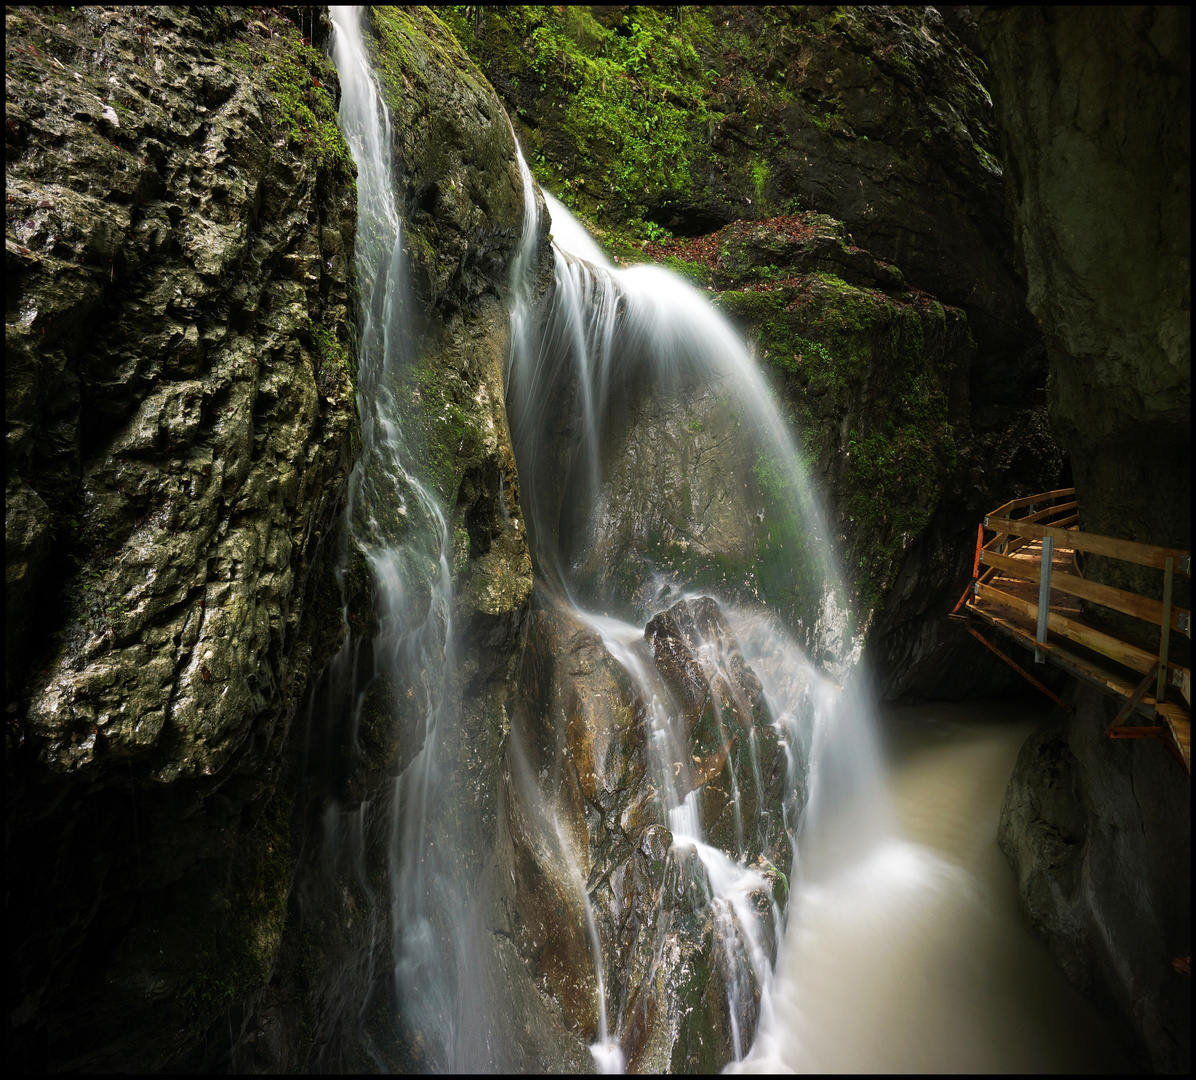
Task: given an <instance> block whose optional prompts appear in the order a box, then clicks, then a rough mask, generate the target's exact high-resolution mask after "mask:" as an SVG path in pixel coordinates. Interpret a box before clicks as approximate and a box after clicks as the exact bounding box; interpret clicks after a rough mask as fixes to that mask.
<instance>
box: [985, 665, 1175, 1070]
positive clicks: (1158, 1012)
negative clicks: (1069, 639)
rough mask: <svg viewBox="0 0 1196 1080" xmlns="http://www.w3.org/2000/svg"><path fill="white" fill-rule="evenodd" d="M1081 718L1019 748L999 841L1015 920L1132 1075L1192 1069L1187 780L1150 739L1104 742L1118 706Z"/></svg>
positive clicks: (1087, 708) (1081, 698)
mask: <svg viewBox="0 0 1196 1080" xmlns="http://www.w3.org/2000/svg"><path fill="white" fill-rule="evenodd" d="M1075 705H1076V711H1075V713H1074V714H1073V715H1072V716H1070V717H1067V718H1063V717H1056V719H1054V720H1053V721H1052V722H1050V723H1048V724H1046V725H1044V727H1043V728H1042V729H1040V730H1039V731H1038V732H1036V733H1035V734H1034V735H1033V736H1031V737H1030V739H1029V740H1028V741H1027V742H1026V745H1025V746H1023V747H1022V750H1021V753H1020V754H1019V755H1018V761H1017V766H1016V767H1015V769H1014V773H1013V777H1012V779H1011V780H1010V782H1009V789H1008V791H1007V792H1006V793H1005V801H1004V804H1003V805H1002V807H1001V821H1000V829H999V833H998V837H999V840H1000V843H1001V849H1002V851H1004V852H1005V855H1006V856H1007V857H1008V859H1009V861H1010V862H1011V863H1012V864H1013V867H1014V869H1015V871H1016V872H1017V878H1018V891H1019V895H1020V899H1021V906H1022V911H1023V913H1024V915H1025V917H1026V921H1027V922H1029V924H1030V926H1031V928H1032V929H1033V930H1034V931H1035V933H1036V934H1038V935H1039V936H1040V937H1041V938H1042V939H1043V940H1044V941H1045V942H1046V944H1047V946H1048V947H1049V948H1050V950H1051V954H1052V955H1053V956H1054V957H1055V959H1056V961H1057V962H1058V964H1059V966H1060V967H1061V968H1062V969H1063V971H1064V972H1065V973H1066V975H1067V977H1068V978H1069V979H1070V980H1071V981H1072V982H1073V983H1074V984H1075V985H1076V986H1077V987H1078V988H1079V989H1080V990H1081V991H1083V992H1084V993H1085V994H1087V995H1088V996H1090V997H1092V998H1093V999H1094V1000H1095V1001H1096V1002H1098V1004H1100V1005H1101V1006H1103V1007H1104V1008H1105V1010H1106V1011H1107V1012H1108V1013H1109V1014H1110V1015H1111V1016H1113V1017H1114V1018H1116V1020H1117V1021H1118V1022H1119V1026H1120V1029H1121V1033H1122V1034H1123V1036H1124V1037H1125V1038H1126V1039H1127V1041H1129V1042H1130V1043H1131V1044H1133V1045H1135V1046H1136V1047H1137V1049H1138V1058H1139V1061H1140V1063H1141V1066H1142V1067H1144V1068H1146V1067H1149V1068H1151V1069H1154V1070H1156V1071H1158V1072H1179V1073H1183V1072H1186V1071H1187V1067H1188V1062H1189V1060H1190V1055H1191V1044H1190V1038H1191V1034H1190V1033H1191V984H1190V983H1189V981H1188V976H1186V975H1183V974H1181V973H1180V972H1178V971H1176V970H1175V969H1174V967H1173V966H1172V961H1173V960H1174V959H1176V958H1177V957H1180V956H1187V955H1188V952H1189V950H1190V949H1191V918H1190V903H1191V887H1190V882H1191V877H1190V872H1191V867H1190V850H1191V849H1190V839H1191V838H1190V827H1191V817H1190V815H1189V813H1188V804H1189V798H1190V790H1189V783H1190V782H1189V780H1188V778H1187V777H1186V776H1185V775H1184V772H1183V769H1182V768H1181V767H1180V766H1179V764H1178V763H1177V762H1176V761H1175V760H1174V759H1173V758H1172V757H1171V756H1170V755H1169V754H1168V753H1167V752H1166V751H1165V750H1164V748H1163V747H1162V746H1160V745H1159V744H1158V743H1157V742H1156V741H1155V740H1153V739H1124V740H1112V739H1107V738H1105V737H1104V734H1103V733H1104V729H1105V727H1106V726H1107V725H1108V724H1109V722H1110V720H1112V718H1113V716H1112V713H1113V711H1114V709H1115V707H1116V706H1115V705H1114V704H1112V703H1111V702H1110V699H1109V698H1107V697H1105V696H1104V695H1102V694H1100V693H1099V692H1098V691H1096V690H1091V689H1088V688H1084V687H1082V688H1080V689H1079V690H1078V691H1077V693H1076V697H1075Z"/></svg>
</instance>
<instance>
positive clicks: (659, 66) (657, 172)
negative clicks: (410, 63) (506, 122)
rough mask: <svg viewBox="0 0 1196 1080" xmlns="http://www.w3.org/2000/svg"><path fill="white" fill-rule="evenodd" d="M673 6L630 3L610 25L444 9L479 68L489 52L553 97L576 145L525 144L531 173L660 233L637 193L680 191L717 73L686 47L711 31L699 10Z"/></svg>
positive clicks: (577, 12) (562, 16)
mask: <svg viewBox="0 0 1196 1080" xmlns="http://www.w3.org/2000/svg"><path fill="white" fill-rule="evenodd" d="M676 11H677V9H657V8H646V7H637V8H634V9H631V11H630V13H629V15H628V18H627V20H625V22H624V24H623V26H621V27H620V28H618V29H614V28H611V27H607V26H603V25H602V24H601V23H599V22H598V21H597V20H595V19H594V17H593V16H592V15H591V14H590V13H589V11H588V10H587V9H585V8H576V7H565V8H553V7H511V8H501V9H493V8H491V9H487V11H486V14H485V18H484V24H483V26H482V27H481V28H479V24H478V20H477V19H476V18H475V14H474V9H473V8H467V7H463V6H458V7H449V8H446V9H444V10H443V12H442V18H443V19H444V21H445V22H446V23H447V24H448V25H449V26H450V27H451V28H452V29H453V31H454V32H455V33H456V34H457V36H458V38H459V39H460V41H461V43H462V45H463V46H464V47H465V48H466V50H467V51H468V52H469V53H470V55H472V56H473V57H474V58H475V59H477V60H479V61H480V62H481V63H482V67H483V69H484V70H485V69H486V67H487V61H497V62H498V63H499V64H500V65H501V66H502V67H503V68H505V69H506V70H508V71H510V72H512V73H513V77H512V79H511V82H512V84H514V86H513V89H515V90H516V91H520V92H527V90H528V88H529V87H530V88H531V91H532V92H534V91H535V89H536V88H538V91H539V94H540V95H545V96H547V97H549V98H550V99H551V100H550V101H548V102H543V101H542V102H541V105H544V104H547V105H548V107H549V109H550V110H551V112H552V114H553V122H554V126H555V127H557V128H558V129H559V130H560V132H561V133H563V134H564V135H565V136H566V137H567V138H568V140H569V142H570V143H571V144H572V147H573V148H574V152H573V154H571V155H570V157H571V158H572V160H569V161H567V162H566V161H561V160H558V157H557V155H556V154H553V153H549V154H545V153H543V152H541V153H538V154H530V155H529V164H530V165H531V167H532V171H533V173H535V175H536V177H537V179H539V180H540V181H541V182H542V183H544V184H546V185H547V186H548V187H550V188H551V189H552V190H554V191H555V192H556V193H557V194H558V196H559V197H561V198H562V199H563V200H564V201H565V202H566V203H568V204H569V205H571V206H574V207H578V206H581V207H589V208H591V209H597V210H598V211H599V212H600V213H601V212H605V213H606V214H608V215H612V216H613V218H614V219H615V220H618V221H621V222H624V223H625V226H626V228H627V229H628V231H629V232H630V233H631V234H632V235H634V236H637V237H642V238H645V239H649V240H658V239H661V238H662V237H663V236H664V235H667V231H665V230H663V229H662V228H661V226H660V225H659V224H656V223H653V222H651V221H648V220H645V214H646V208H645V205H644V204H645V196H647V195H649V194H651V195H652V196H653V197H654V198H659V197H661V196H664V197H666V198H667V197H668V196H669V195H670V194H671V195H682V194H684V193H686V192H687V191H688V189H689V187H690V185H691V181H692V177H691V171H690V164H691V161H693V159H694V157H695V155H696V153H697V151H698V149H699V147H700V145H701V144H702V142H703V133H704V132H705V130H706V125H707V121H708V120H709V119H710V115H709V109H708V107H707V97H708V95H709V91H710V88H711V87H712V86H713V83H714V80H715V78H716V73H715V72H713V71H709V70H707V69H706V68H705V67H704V65H703V63H702V62H701V60H700V59H699V55H698V52H697V50H696V49H695V47H694V43H695V40H697V39H700V38H702V37H703V36H709V35H710V33H711V30H710V26H709V21H708V18H707V17H706V15H705V14H704V13H703V12H702V11H700V10H699V11H696V12H695V11H694V10H693V9H690V10H688V11H686V13H685V16H684V19H683V20H682V19H679V18H678V17H677V14H676ZM518 111H519V110H517V112H518ZM595 189H596V190H595Z"/></svg>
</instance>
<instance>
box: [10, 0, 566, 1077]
mask: <svg viewBox="0 0 1196 1080" xmlns="http://www.w3.org/2000/svg"><path fill="white" fill-rule="evenodd" d="M329 30H330V27H329V24H328V21H327V17H326V15H324V16H322V15H321V14H320V13H319V11H318V10H313V9H307V8H304V9H298V8H288V9H278V10H274V9H269V10H263V9H252V10H250V9H237V8H229V9H226V8H216V9H198V10H197V11H195V12H191V11H184V10H182V9H177V10H175V9H153V10H149V9H147V10H145V11H140V10H138V11H133V10H131V9H111V10H109V9H97V8H81V9H78V10H77V11H72V12H70V13H69V14H68V13H66V12H65V11H64V12H55V11H50V10H42V9H28V10H26V9H17V10H10V12H9V14H8V16H7V39H6V50H7V52H6V55H7V80H6V89H7V114H8V118H7V136H6V140H7V260H8V287H7V308H6V314H7V319H6V322H7V355H6V385H7V394H6V408H7V416H8V430H9V435H8V450H7V455H6V558H7V596H6V601H7V603H6V612H7V613H6V618H7V634H6V686H7V697H6V702H7V709H6V740H7V742H6V791H7V796H8V814H9V818H8V821H9V831H8V839H7V848H6V859H7V864H8V868H9V874H10V883H11V884H10V891H9V898H10V899H9V905H8V909H7V910H8V916H9V920H10V927H9V929H10V941H13V942H16V943H19V944H18V945H17V947H16V950H15V953H14V955H13V958H12V960H11V965H12V966H11V972H10V979H9V997H8V1014H7V1015H8V1022H9V1033H8V1054H9V1058H10V1060H11V1061H12V1062H14V1063H17V1064H18V1065H19V1067H21V1068H29V1069H38V1068H42V1069H44V1068H50V1069H61V1068H83V1069H96V1068H99V1069H103V1068H134V1069H169V1068H212V1067H224V1068H230V1067H231V1068H254V1067H265V1065H266V1064H267V1063H269V1064H271V1065H272V1066H274V1067H279V1065H280V1063H282V1065H283V1066H284V1067H290V1068H306V1067H314V1065H315V1064H316V1063H318V1062H319V1061H321V1060H323V1061H324V1062H325V1067H328V1063H329V1062H331V1061H333V1060H334V1059H337V1055H345V1056H344V1058H343V1059H342V1060H343V1061H344V1063H345V1066H346V1067H364V1066H365V1065H366V1064H367V1063H368V1058H364V1057H362V1056H361V1055H363V1054H365V1050H363V1049H362V1048H361V1043H360V1041H359V1040H358V1039H357V1037H356V1033H357V1031H358V1019H359V1012H360V1010H362V1009H363V1008H364V1007H365V1004H364V1003H368V1002H369V1001H370V1000H371V995H372V994H374V992H375V989H376V988H375V987H374V985H373V981H372V978H371V977H370V975H369V971H370V970H372V968H371V965H372V963H373V961H374V959H375V946H376V945H377V940H378V939H386V938H388V936H389V909H388V907H387V905H385V904H382V905H380V906H378V905H371V904H370V903H368V902H366V901H367V899H368V898H366V897H364V896H363V894H362V893H360V892H359V893H355V894H354V893H352V890H350V892H349V893H346V892H345V891H344V890H343V889H342V888H341V885H340V883H339V882H338V883H337V885H336V889H335V890H334V891H333V898H332V900H331V901H330V900H329V890H328V889H327V884H328V880H327V879H328V875H329V874H333V875H335V874H336V873H338V872H339V865H340V864H337V863H336V862H335V860H333V859H331V858H327V859H325V858H322V856H329V852H328V851H326V850H322V849H321V841H320V837H321V829H322V828H323V827H324V824H326V822H327V821H328V818H327V817H326V816H325V815H324V814H323V810H324V809H325V808H326V807H327V806H329V805H330V803H331V802H336V803H337V805H338V806H339V807H340V809H341V810H342V811H343V814H342V817H343V819H345V820H350V821H355V820H358V819H361V820H366V819H367V818H368V815H367V814H364V813H359V812H358V811H359V810H361V809H362V808H363V807H368V806H370V805H374V803H372V802H371V800H377V802H376V805H377V806H378V807H379V808H381V807H382V806H383V803H384V801H385V793H386V792H387V791H389V790H390V787H391V786H392V785H393V778H394V775H395V773H396V772H397V771H398V770H400V769H401V768H402V767H403V764H404V762H405V761H409V760H410V758H411V756H412V755H413V754H414V753H415V752H416V750H418V745H419V732H418V731H412V730H410V729H411V718H410V713H409V711H408V710H406V709H405V708H403V707H402V703H401V701H400V700H399V695H400V694H401V693H402V692H403V688H402V687H399V686H396V685H393V684H391V683H389V682H388V681H387V680H377V681H375V682H374V683H373V684H371V685H370V691H371V693H370V696H369V698H368V700H367V701H366V702H365V707H364V710H363V711H362V712H361V713H360V715H361V716H362V723H361V726H360V730H357V731H353V732H351V733H350V732H349V731H348V726H347V725H348V721H347V720H346V717H351V716H355V715H359V714H358V713H356V712H355V711H354V709H353V708H352V707H349V708H341V709H340V710H339V711H338V705H339V706H344V704H345V703H344V702H343V701H341V702H338V701H335V700H330V697H332V696H334V695H333V694H332V691H331V690H330V689H329V688H328V686H327V685H326V684H325V683H321V684H320V685H318V686H313V685H312V677H313V676H314V675H316V674H318V673H319V672H320V670H321V669H322V668H323V667H324V665H325V663H326V662H327V661H328V659H329V658H330V657H331V656H332V655H333V653H335V652H336V651H337V649H338V647H340V646H341V644H342V639H343V638H344V637H345V634H346V631H347V632H348V647H349V648H351V649H354V650H356V653H355V655H360V656H361V657H362V659H363V662H364V663H366V664H367V665H368V663H369V662H370V661H369V656H370V653H369V649H370V642H371V640H372V635H373V633H374V630H375V628H376V625H377V616H376V613H375V612H374V610H373V589H372V587H371V580H370V574H369V571H368V569H367V567H366V566H365V564H364V562H363V561H362V559H361V558H360V556H359V555H357V556H355V555H354V553H353V551H352V550H349V555H348V557H347V561H346V556H345V555H344V554H343V553H344V552H345V551H346V547H345V541H344V538H343V536H342V535H341V534H340V532H339V525H338V522H340V520H341V513H342V511H343V508H344V496H345V488H346V479H347V477H348V475H349V472H350V468H351V466H352V464H353V460H354V457H355V456H356V453H357V449H358V447H359V445H360V433H359V430H358V418H357V401H356V385H355V383H356V377H357V372H356V368H355V356H354V346H355V333H356V327H355V324H356V321H357V312H356V311H355V307H354V305H355V303H356V301H355V299H354V288H353V265H354V240H355V223H356V214H357V207H356V191H355V186H354V167H353V163H352V161H351V159H350V157H349V154H348V151H347V148H346V146H345V144H344V142H343V140H342V138H341V135H340V133H339V131H338V127H337V115H336V110H337V99H338V94H339V90H338V80H337V75H336V72H335V71H334V70H333V68H332V66H331V63H330V62H329V60H328V58H327V56H326V55H325V53H324V51H323V50H324V48H325V47H326V44H327V41H328V36H329ZM372 35H373V37H372V40H373V41H374V43H375V52H376V55H377V60H378V66H379V68H380V70H381V76H382V79H383V83H384V84H385V86H386V87H387V90H388V97H389V105H390V108H391V109H392V112H393V115H394V117H395V119H396V123H395V125H394V131H395V133H396V145H395V147H394V153H395V159H396V162H397V165H398V167H399V170H400V172H401V174H402V179H403V181H404V183H405V187H404V189H403V192H402V201H403V206H402V207H401V210H402V211H403V213H404V215H405V217H406V219H407V220H408V222H409V223H410V229H409V230H408V234H407V248H408V252H407V256H408V263H409V265H410V267H411V268H412V276H413V279H414V295H415V301H416V304H415V306H416V309H417V310H416V312H415V319H414V323H415V326H414V327H413V332H414V333H415V334H416V335H418V338H419V340H420V343H421V348H420V363H419V364H417V365H415V366H414V367H413V368H412V369H410V370H405V371H404V372H403V376H402V377H403V379H404V380H405V382H404V385H403V386H402V387H395V388H391V389H392V390H394V391H395V392H398V393H401V394H402V396H403V399H404V400H406V401H409V402H410V403H411V405H410V407H409V410H408V411H409V415H408V416H407V420H408V421H409V428H410V431H411V437H412V439H414V440H417V441H418V443H419V456H420V460H421V461H422V462H423V463H424V464H425V466H426V467H425V469H424V472H423V475H422V479H423V481H424V482H425V483H426V484H427V485H429V487H430V489H431V490H433V491H434V492H435V493H436V496H437V498H438V500H439V501H440V502H441V504H442V505H443V506H445V507H446V508H447V513H448V516H449V518H450V529H451V532H452V537H453V545H452V547H453V558H452V564H453V565H452V571H453V577H454V584H455V590H454V591H455V595H456V596H457V597H458V601H457V603H458V610H457V612H456V613H455V620H456V626H457V632H458V641H459V655H460V657H461V659H462V662H461V663H460V664H459V665H458V666H457V667H456V668H454V672H453V680H454V684H453V686H452V688H451V690H450V697H451V698H452V700H453V702H454V703H455V706H456V707H457V708H458V709H459V711H460V713H461V715H462V717H463V722H462V724H461V726H460V728H459V729H458V730H457V731H456V732H455V734H454V736H453V738H454V742H453V745H452V746H451V747H450V752H451V754H452V755H453V758H454V760H455V762H456V763H457V765H458V766H459V770H458V773H457V774H456V775H455V779H456V780H457V781H458V782H459V785H460V787H459V793H458V794H459V797H458V799H457V800H456V801H455V802H454V803H453V807H454V812H456V813H457V814H458V815H459V817H460V826H461V828H460V837H459V839H460V844H459V850H458V851H457V852H456V857H457V858H459V859H460V861H461V867H462V874H463V875H464V874H468V873H469V872H476V871H477V870H478V869H479V868H480V866H481V864H482V862H483V861H484V859H485V857H486V856H487V854H488V853H489V850H490V838H491V837H492V832H493V823H494V814H495V801H496V797H497V783H498V769H499V764H500V760H501V749H500V746H501V742H502V740H503V738H504V735H505V730H506V726H505V725H506V719H505V717H506V712H505V709H506V704H505V703H506V700H507V698H508V697H509V695H510V693H511V685H512V682H513V680H512V664H513V663H514V661H515V659H516V658H517V646H518V645H519V643H520V641H521V637H520V633H521V630H520V628H521V626H522V623H523V619H524V616H525V614H526V610H527V600H528V597H529V594H530V589H531V564H530V560H529V556H528V551H527V546H526V542H525V540H524V539H523V534H522V532H521V529H520V524H521V522H520V507H519V487H518V481H517V478H516V476H515V474H514V464H513V458H512V456H511V451H510V441H509V435H508V434H507V431H506V422H505V415H504V410H503V396H504V389H503V383H502V364H503V360H504V356H505V350H506V334H507V306H506V298H505V291H506V288H507V285H508V279H509V267H508V263H509V260H510V257H511V253H512V251H513V250H514V246H515V244H516V243H517V242H518V240H519V236H520V232H521V227H522V211H523V192H522V185H521V182H520V177H519V172H518V169H517V167H516V165H515V154H514V143H513V141H512V138H511V133H510V128H509V125H508V124H507V121H506V118H505V115H504V113H503V110H502V108H501V106H500V105H499V104H498V102H497V100H496V99H495V98H494V95H493V92H492V91H490V89H489V87H488V86H487V85H486V84H485V81H484V80H483V79H481V78H480V77H479V76H478V75H477V74H476V71H475V70H474V69H473V68H472V65H471V64H470V63H469V61H468V59H467V58H466V57H464V56H463V55H462V54H461V53H460V52H459V50H458V49H457V47H456V45H455V42H454V41H453V39H452V36H451V34H449V33H448V32H447V31H445V30H444V28H443V27H442V26H440V24H439V23H438V22H437V20H436V19H435V18H434V17H433V16H431V15H429V14H426V13H425V14H422V15H421V14H399V13H391V14H389V15H383V16H381V17H380V18H379V20H378V22H377V23H376V24H375V25H374V27H373V29H372ZM334 568H335V569H336V570H337V574H336V575H334V573H333V570H334ZM338 583H339V585H340V586H343V588H341V587H338ZM346 614H347V619H346V618H345V617H344V615H346ZM305 702H306V707H305V708H303V709H302V711H300V706H301V705H302V704H303V703H305ZM350 705H351V703H350ZM297 715H298V716H299V717H300V719H299V720H296V716H297ZM313 717H314V718H315V719H314V720H313ZM380 793H381V794H380ZM378 812H379V813H381V814H382V815H383V818H382V819H369V820H368V823H367V832H368V834H369V836H368V843H369V844H371V845H373V846H372V847H371V849H370V853H371V855H372V857H373V858H372V861H371V864H370V865H371V873H382V874H385V867H386V865H387V860H386V855H385V852H384V851H382V850H381V849H382V848H384V847H385V845H386V844H387V842H388V837H389V832H388V830H387V829H386V828H385V827H384V825H383V826H380V827H378V828H375V826H379V821H380V820H382V821H383V822H384V817H385V813H386V811H385V810H384V809H380V810H379V811H378ZM487 822H489V826H487ZM365 842H366V841H365V840H363V843H365ZM358 850H361V848H360V845H359V848H358ZM363 854H364V852H363ZM369 888H370V885H369V883H368V882H366V890H367V892H368V891H369ZM381 948H382V949H383V950H384V949H385V947H384V946H383V947H381ZM383 969H384V970H389V966H388V965H387V964H386V963H385V959H384V958H383ZM382 1012H385V1010H382ZM370 1015H371V1016H375V1017H376V1016H379V1015H381V1013H380V1011H379V1010H378V1009H374V1010H373V1012H372V1013H371V1014H370ZM391 1016H392V1017H393V1014H391ZM380 1022H381V1023H382V1024H383V1026H384V1027H385V1028H386V1030H385V1031H384V1032H383V1033H382V1036H383V1037H387V1038H390V1039H391V1044H392V1049H391V1050H390V1051H388V1053H390V1054H391V1060H392V1062H393V1063H394V1065H395V1066H396V1067H401V1066H402V1065H403V1064H404V1063H406V1064H407V1065H411V1064H412V1063H413V1062H418V1060H419V1053H418V1048H416V1049H413V1048H412V1047H411V1046H410V1045H399V1044H397V1043H394V1039H395V1038H396V1036H395V1032H394V1030H393V1020H392V1019H385V1018H384V1019H383V1020H382V1021H380ZM346 1025H349V1026H351V1028H352V1032H353V1034H352V1036H351V1037H348V1038H347V1037H346V1031H347V1028H346ZM213 1033H215V1034H213ZM555 1049H556V1048H555V1047H554V1050H555ZM536 1060H538V1061H539V1062H540V1065H541V1067H545V1060H544V1059H536Z"/></svg>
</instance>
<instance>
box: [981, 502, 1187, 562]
mask: <svg viewBox="0 0 1196 1080" xmlns="http://www.w3.org/2000/svg"><path fill="white" fill-rule="evenodd" d="M984 527H985V528H986V529H996V530H997V531H998V532H1005V533H1009V534H1010V535H1011V536H1028V537H1031V538H1033V539H1035V540H1042V539H1044V538H1045V537H1047V536H1050V537H1051V538H1052V539H1053V540H1054V541H1055V543H1056V544H1058V545H1059V546H1060V547H1065V548H1069V549H1071V550H1073V551H1087V552H1090V553H1091V554H1093V555H1108V556H1109V557H1110V558H1114V559H1124V560H1125V561H1126V562H1132V563H1138V564H1139V565H1140V566H1153V567H1155V568H1156V569H1159V570H1163V569H1165V567H1166V563H1167V558H1168V556H1170V557H1172V558H1174V559H1175V561H1176V569H1177V570H1179V572H1180V573H1182V574H1187V573H1188V571H1187V570H1186V569H1180V567H1186V566H1187V562H1188V556H1189V553H1188V552H1186V551H1180V550H1179V549H1178V548H1165V547H1159V546H1158V545H1157V544H1139V543H1137V542H1136V541H1134V540H1114V539H1113V537H1111V536H1098V535H1097V534H1096V533H1086V532H1080V531H1079V530H1078V529H1059V528H1055V527H1054V526H1051V525H1035V524H1033V523H1026V524H1022V523H1021V522H1018V521H1014V520H1013V519H1011V518H1002V517H993V516H992V515H991V514H990V515H989V516H988V517H986V518H985V519H984Z"/></svg>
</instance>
